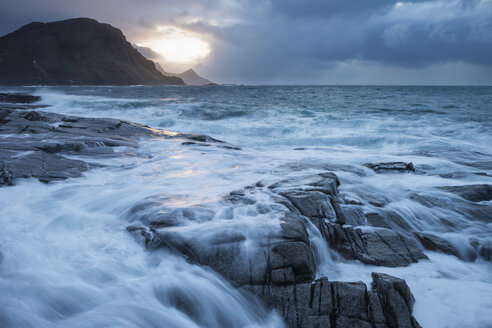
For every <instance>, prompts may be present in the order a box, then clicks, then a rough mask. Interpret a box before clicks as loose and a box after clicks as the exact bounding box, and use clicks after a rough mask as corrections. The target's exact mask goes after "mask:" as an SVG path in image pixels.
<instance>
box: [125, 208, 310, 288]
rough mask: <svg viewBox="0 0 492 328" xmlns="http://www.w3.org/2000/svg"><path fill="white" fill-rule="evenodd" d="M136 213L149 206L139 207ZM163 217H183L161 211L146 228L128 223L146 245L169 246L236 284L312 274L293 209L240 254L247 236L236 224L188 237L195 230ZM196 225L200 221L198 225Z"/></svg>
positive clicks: (304, 239)
mask: <svg viewBox="0 0 492 328" xmlns="http://www.w3.org/2000/svg"><path fill="white" fill-rule="evenodd" d="M142 211H143V212H142ZM135 213H148V211H147V209H145V208H141V209H138V210H136V211H135ZM145 220H148V217H147V218H145ZM162 220H164V221H166V222H167V224H169V220H173V222H174V223H175V224H179V223H181V222H179V221H180V220H179V219H176V218H175V217H173V215H164V216H162V218H160V219H158V222H159V223H156V217H152V221H151V222H150V224H151V227H149V228H141V227H139V226H137V227H138V228H135V226H131V227H130V228H128V229H129V231H131V232H137V233H138V237H139V238H141V237H143V238H144V243H145V245H147V246H148V245H151V247H150V248H152V249H154V248H156V247H165V248H168V249H170V250H172V251H174V252H176V253H178V254H181V255H183V256H184V257H185V258H187V259H188V260H189V261H191V262H193V263H197V264H201V265H205V266H209V267H211V268H212V269H213V270H214V271H216V272H218V273H220V274H222V275H223V276H225V277H227V278H228V279H229V280H230V281H231V282H233V283H234V284H235V285H245V284H248V285H263V284H264V283H266V282H268V283H271V284H274V285H278V284H280V285H284V284H291V283H293V282H295V283H299V282H304V281H312V280H313V279H314V275H315V273H316V265H315V262H314V256H313V253H312V250H311V247H310V244H309V237H308V234H307V231H306V227H305V221H304V220H303V219H302V218H300V217H299V216H296V215H294V214H292V213H288V214H286V216H285V217H284V218H282V219H281V220H280V229H279V230H278V231H268V232H267V233H266V235H264V236H262V237H261V239H260V240H257V241H256V242H257V244H258V245H256V247H253V249H251V250H249V251H248V256H244V255H245V254H244V248H243V244H244V241H245V239H246V237H245V235H244V234H243V232H242V231H240V230H239V229H228V230H220V229H218V230H212V231H209V232H207V233H206V234H204V233H202V236H201V238H196V237H194V238H191V237H189V236H191V235H193V236H195V234H179V233H177V232H176V231H175V230H172V229H169V226H166V225H164V224H162V223H161V222H162ZM176 222H177V223H176ZM200 228H201V227H200V226H199V225H198V226H197V229H200ZM189 229H192V227H190V228H189ZM259 229H261V227H259ZM188 231H190V230H188ZM150 232H151V233H150ZM148 247H149V246H148Z"/></svg>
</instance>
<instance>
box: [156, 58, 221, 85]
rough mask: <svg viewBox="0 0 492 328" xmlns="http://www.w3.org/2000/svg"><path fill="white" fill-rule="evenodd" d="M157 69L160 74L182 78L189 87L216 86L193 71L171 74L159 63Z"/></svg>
mask: <svg viewBox="0 0 492 328" xmlns="http://www.w3.org/2000/svg"><path fill="white" fill-rule="evenodd" d="M155 67H156V68H157V70H158V71H159V72H161V73H162V74H164V75H167V76H175V77H179V78H181V79H182V80H183V81H184V83H186V84H188V85H207V84H215V83H214V82H212V81H210V80H207V79H205V78H203V77H201V76H200V75H198V74H197V73H196V72H195V71H194V70H193V69H191V68H190V69H189V70H187V71H185V72H183V73H179V74H175V73H169V72H166V71H165V70H164V69H163V68H162V66H161V65H159V64H158V63H156V64H155Z"/></svg>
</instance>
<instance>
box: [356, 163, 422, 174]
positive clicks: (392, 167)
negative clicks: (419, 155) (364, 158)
mask: <svg viewBox="0 0 492 328" xmlns="http://www.w3.org/2000/svg"><path fill="white" fill-rule="evenodd" d="M364 165H365V166H367V167H368V168H370V169H372V170H374V171H375V172H377V173H387V172H415V167H414V166H413V163H412V162H409V163H405V162H386V163H378V164H371V163H367V164H364Z"/></svg>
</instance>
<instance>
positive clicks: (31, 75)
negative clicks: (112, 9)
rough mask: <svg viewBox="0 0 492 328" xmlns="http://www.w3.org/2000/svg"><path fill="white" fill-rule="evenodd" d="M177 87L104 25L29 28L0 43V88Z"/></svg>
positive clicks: (83, 22) (76, 22)
mask: <svg viewBox="0 0 492 328" xmlns="http://www.w3.org/2000/svg"><path fill="white" fill-rule="evenodd" d="M135 84H152V85H161V84H162V85H168V84H169V85H183V84H184V82H183V80H182V79H181V78H179V77H172V76H165V75H163V74H161V73H160V72H159V71H158V70H157V69H156V68H155V64H154V62H152V61H150V60H148V59H146V58H145V57H144V56H143V55H142V54H140V53H139V52H138V51H137V50H136V49H135V48H133V47H132V45H131V44H130V43H129V42H128V41H127V40H126V38H125V36H124V35H123V33H122V32H121V31H120V30H119V29H117V28H114V27H112V26H111V25H109V24H103V23H99V22H97V21H96V20H93V19H89V18H76V19H68V20H64V21H58V22H52V23H39V22H34V23H30V24H27V25H25V26H23V27H21V28H20V29H18V30H16V31H14V32H12V33H10V34H7V35H5V36H2V37H0V85H135Z"/></svg>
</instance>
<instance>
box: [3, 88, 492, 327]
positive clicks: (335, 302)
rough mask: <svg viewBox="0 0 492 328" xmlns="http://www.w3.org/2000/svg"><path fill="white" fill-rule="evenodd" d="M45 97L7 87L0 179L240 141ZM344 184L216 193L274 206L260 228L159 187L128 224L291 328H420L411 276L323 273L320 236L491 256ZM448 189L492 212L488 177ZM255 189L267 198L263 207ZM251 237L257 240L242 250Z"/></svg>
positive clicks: (407, 252)
mask: <svg viewBox="0 0 492 328" xmlns="http://www.w3.org/2000/svg"><path fill="white" fill-rule="evenodd" d="M38 100H39V99H37V98H35V97H29V96H28V95H12V94H10V95H7V94H0V186H2V185H13V184H15V183H16V182H17V181H19V179H24V178H36V179H38V180H40V181H42V182H46V183H48V182H50V181H53V180H62V179H67V178H75V177H79V176H81V175H82V173H83V172H85V171H87V170H89V169H91V168H95V167H98V166H100V164H97V163H95V161H94V160H95V159H98V158H104V157H108V156H109V157H117V156H130V155H133V150H134V149H135V148H136V147H138V140H139V139H140V138H156V139H162V142H166V141H167V140H170V139H173V140H176V139H177V140H182V145H183V147H186V146H187V145H190V144H200V145H213V146H215V147H228V148H233V147H232V146H229V145H227V144H226V143H224V142H222V141H220V140H217V139H214V138H212V137H209V136H205V135H195V134H180V133H175V132H169V131H164V130H157V129H153V128H150V127H148V126H144V125H140V124H136V123H131V122H127V121H121V120H116V119H100V118H82V117H73V116H64V115H59V114H54V113H49V112H46V111H44V110H41V109H40V108H36V101H38ZM2 102H3V103H2ZM26 106H27V107H26ZM116 150H117V151H116ZM74 157H77V158H74ZM367 167H369V168H371V169H372V170H374V171H375V172H377V173H380V174H384V173H387V172H392V173H394V172H397V173H398V172H405V173H409V172H410V173H411V172H415V171H416V169H415V167H414V165H413V164H412V163H403V162H391V163H377V164H367ZM339 186H340V181H339V179H338V177H337V176H336V175H335V174H333V173H332V172H329V171H326V172H323V173H318V174H312V173H306V174H299V175H298V176H296V177H292V178H285V179H280V180H276V181H258V182H254V181H252V184H251V185H250V186H246V187H245V188H244V189H241V190H234V191H231V192H230V193H229V194H227V195H224V197H223V198H222V199H221V200H219V202H220V204H221V207H223V208H226V209H231V210H233V209H234V208H237V207H239V206H244V207H248V208H254V209H255V211H256V212H257V213H262V214H266V215H268V214H269V213H275V216H273V215H272V216H271V218H270V219H269V221H264V222H262V223H261V225H260V226H259V227H258V230H259V231H258V233H257V234H255V235H254V236H251V235H246V234H245V233H243V231H241V230H240V229H234V228H235V227H234V226H232V228H231V226H228V227H227V229H225V228H224V227H219V228H215V226H214V225H213V220H212V218H213V217H214V215H216V213H215V211H214V207H207V206H189V207H182V208H167V207H165V206H163V205H161V202H159V199H160V197H161V195H155V196H153V197H149V198H146V199H143V200H142V201H141V202H140V203H138V204H135V205H134V206H132V207H131V208H130V209H129V211H128V213H127V218H126V219H127V220H128V221H129V223H128V227H127V230H128V232H129V233H130V234H132V235H133V236H134V237H135V238H136V240H138V241H140V242H142V244H143V245H145V247H147V248H148V249H149V250H150V251H154V250H157V249H166V250H168V251H171V252H173V253H175V254H178V255H179V256H183V257H184V258H185V259H186V260H187V261H189V262H190V263H194V264H199V265H202V266H207V267H210V268H211V269H212V270H214V271H215V272H217V273H219V274H220V275H222V276H223V277H225V278H226V279H227V280H228V281H229V282H231V283H232V284H233V285H234V286H235V287H236V288H238V289H239V290H241V291H242V292H243V293H244V295H246V296H247V297H256V298H258V299H259V300H261V302H263V304H264V305H265V306H266V307H268V308H271V309H275V310H276V311H277V312H278V313H279V314H280V315H281V316H282V317H283V319H284V321H285V324H286V326H288V327H332V328H336V327H339V328H343V327H374V328H383V327H388V328H389V327H409V328H415V327H420V325H419V323H418V322H417V320H416V319H415V318H414V317H413V305H414V302H415V299H414V297H413V295H412V293H411V291H410V288H409V287H408V285H407V283H406V282H405V280H403V279H400V278H398V277H393V276H390V275H387V274H383V273H378V272H374V273H372V283H371V284H370V285H369V286H368V285H366V284H365V283H364V282H360V281H358V282H340V281H331V280H330V277H329V276H328V277H326V276H320V274H319V272H320V270H319V266H320V264H321V263H322V259H321V257H322V256H321V254H320V253H321V249H320V246H319V244H316V242H315V240H320V241H321V242H322V243H323V244H324V245H328V246H329V248H330V250H331V251H332V252H333V253H334V254H336V255H337V256H339V257H340V259H342V260H348V261H360V262H361V263H364V264H368V265H374V266H381V267H402V266H408V265H410V264H412V263H416V262H419V261H422V260H426V259H427V256H426V255H425V253H424V251H425V250H430V251H437V252H442V253H445V254H450V255H453V256H456V257H459V258H461V259H463V260H466V261H473V260H475V259H476V258H477V257H481V258H483V259H485V260H489V261H490V260H491V249H492V247H491V245H486V244H480V243H475V244H473V241H472V242H471V245H470V249H472V250H473V251H471V252H468V253H463V252H462V251H460V250H459V249H457V248H456V247H455V246H454V245H453V244H452V243H450V242H449V241H447V240H445V239H443V238H441V237H439V236H437V235H436V234H431V233H427V232H422V231H419V230H418V229H416V228H415V227H411V226H409V225H408V224H406V222H405V220H403V219H402V218H401V217H399V216H398V215H397V214H396V213H393V212H391V211H390V210H387V209H385V208H384V202H385V200H384V199H375V198H372V197H371V196H370V195H361V197H360V198H359V199H350V198H348V197H346V196H345V195H342V194H340V191H339ZM4 187H6V186H4ZM442 190H443V192H446V193H453V194H455V195H456V202H455V204H454V206H455V208H461V210H460V211H462V212H463V213H466V214H467V215H469V216H470V217H473V218H474V219H476V220H480V221H483V222H486V223H490V222H492V217H491V214H490V213H489V211H488V208H487V207H486V206H484V205H483V204H481V202H482V201H488V200H490V199H492V187H491V186H490V185H469V186H451V187H445V188H443V189H442ZM258 196H261V197H258ZM258 199H268V200H269V202H267V203H266V204H267V205H265V203H263V202H259V201H258ZM414 199H415V200H417V201H419V202H421V203H423V204H424V203H432V202H433V201H435V200H433V199H432V198H430V197H426V196H425V195H415V196H414ZM363 203H371V204H373V205H374V207H375V208H378V211H376V212H369V213H367V212H364V210H363V208H362V204H363ZM463 204H465V205H466V206H465V205H463ZM279 213H280V214H281V215H278V214H279ZM190 223H192V224H190ZM184 226H186V227H187V229H202V230H203V231H204V233H202V238H195V236H196V235H197V234H189V233H186V232H187V231H184V232H183V231H182V230H180V229H177V228H179V227H184ZM188 231H189V230H188ZM246 242H247V243H246ZM245 244H248V245H252V246H251V247H249V248H247V249H246V248H245ZM1 258H2V256H1V254H0V261H1ZM176 308H177V309H178V310H180V311H182V312H184V313H186V314H187V315H189V316H190V317H193V315H194V313H193V304H190V303H189V302H188V301H187V300H186V299H180V298H179V296H177V299H176Z"/></svg>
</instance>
